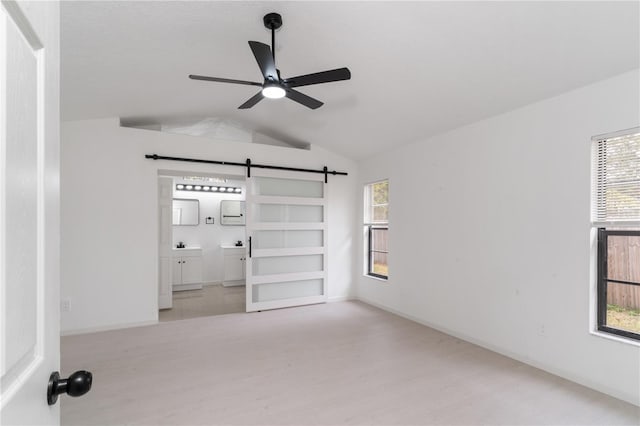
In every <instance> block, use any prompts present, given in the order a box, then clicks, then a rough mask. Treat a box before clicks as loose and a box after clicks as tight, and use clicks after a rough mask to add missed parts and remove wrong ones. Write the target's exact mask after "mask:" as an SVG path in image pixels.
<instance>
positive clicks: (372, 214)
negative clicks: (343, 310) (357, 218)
mask: <svg viewBox="0 0 640 426" xmlns="http://www.w3.org/2000/svg"><path fill="white" fill-rule="evenodd" d="M364 199H365V201H364V204H365V206H364V231H365V236H366V240H365V246H366V250H367V253H366V262H367V263H366V267H365V273H366V274H367V275H369V276H372V277H376V278H382V279H387V278H388V276H389V264H388V262H387V257H388V255H389V242H388V241H389V240H388V234H389V181H388V180H383V181H381V182H374V183H370V184H368V185H365V188H364Z"/></svg>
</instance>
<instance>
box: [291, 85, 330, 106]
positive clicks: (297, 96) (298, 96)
mask: <svg viewBox="0 0 640 426" xmlns="http://www.w3.org/2000/svg"><path fill="white" fill-rule="evenodd" d="M286 91H287V95H286V96H287V98H289V99H291V100H292V101H296V102H298V103H299V104H302V105H304V106H306V107H308V108H311V109H317V108H320V107H321V106H322V105H324V103H323V102H320V101H319V100H317V99H314V98H312V97H311V96H307V95H305V94H304V93H300V92H298V91H297V90H293V89H286Z"/></svg>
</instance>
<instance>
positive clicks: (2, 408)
mask: <svg viewBox="0 0 640 426" xmlns="http://www.w3.org/2000/svg"><path fill="white" fill-rule="evenodd" d="M59 31H60V28H59V4H58V3H57V2H18V3H16V2H4V1H3V2H2V3H1V5H0V321H1V323H0V348H1V350H0V375H1V378H0V423H1V424H3V425H23V424H41V425H45V424H46V425H56V424H59V423H60V409H59V407H60V405H59V404H56V405H51V406H50V405H48V404H47V384H48V381H49V376H50V374H51V373H52V372H53V371H57V370H59V368H60V330H59V324H60V314H59V311H60V306H59V291H60V282H59V281H60V278H59V276H60V255H59V251H60V236H59V230H60V217H59V200H60V190H59V182H60V179H59V175H60V170H59V131H60V130H59V123H60V114H59V106H58V104H59ZM65 373H67V372H65Z"/></svg>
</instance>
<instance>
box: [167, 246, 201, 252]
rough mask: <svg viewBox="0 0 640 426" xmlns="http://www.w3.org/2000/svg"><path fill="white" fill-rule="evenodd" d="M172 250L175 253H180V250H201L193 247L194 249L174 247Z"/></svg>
mask: <svg viewBox="0 0 640 426" xmlns="http://www.w3.org/2000/svg"><path fill="white" fill-rule="evenodd" d="M173 249H174V250H176V251H181V250H202V248H201V247H195V246H194V247H181V248H178V247H174V248H173Z"/></svg>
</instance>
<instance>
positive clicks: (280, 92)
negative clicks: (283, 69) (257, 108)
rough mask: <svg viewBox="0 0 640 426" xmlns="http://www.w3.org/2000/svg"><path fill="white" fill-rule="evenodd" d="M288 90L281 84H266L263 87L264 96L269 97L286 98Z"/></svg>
mask: <svg viewBox="0 0 640 426" xmlns="http://www.w3.org/2000/svg"><path fill="white" fill-rule="evenodd" d="M285 94H286V92H285V91H284V89H283V88H282V87H280V86H275V85H274V86H265V87H264V88H263V89H262V96H264V97H265V98H269V99H280V98H284V95H285Z"/></svg>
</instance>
